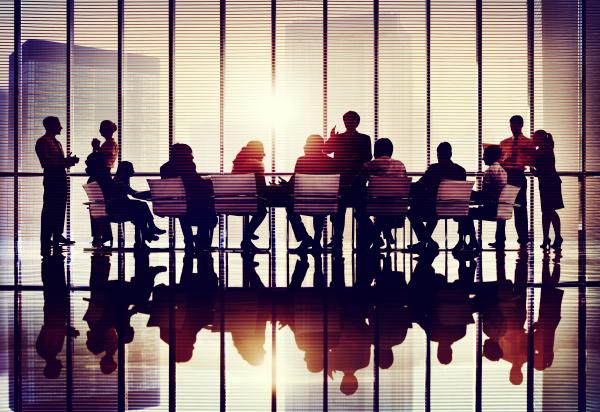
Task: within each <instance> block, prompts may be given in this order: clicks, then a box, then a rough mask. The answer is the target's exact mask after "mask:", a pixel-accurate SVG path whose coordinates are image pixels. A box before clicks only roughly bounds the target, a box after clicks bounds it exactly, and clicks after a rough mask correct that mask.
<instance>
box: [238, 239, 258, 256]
mask: <svg viewBox="0 0 600 412" xmlns="http://www.w3.org/2000/svg"><path fill="white" fill-rule="evenodd" d="M240 247H241V248H242V249H243V250H244V252H248V253H256V252H258V251H259V250H260V249H259V248H257V247H256V245H255V244H254V243H252V241H251V240H242V243H240Z"/></svg>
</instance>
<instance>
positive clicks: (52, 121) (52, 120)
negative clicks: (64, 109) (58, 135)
mask: <svg viewBox="0 0 600 412" xmlns="http://www.w3.org/2000/svg"><path fill="white" fill-rule="evenodd" d="M42 124H43V125H44V129H46V130H50V129H51V128H52V127H53V126H57V125H59V124H60V120H58V117H56V116H48V117H45V118H44V120H42Z"/></svg>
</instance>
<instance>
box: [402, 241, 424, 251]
mask: <svg viewBox="0 0 600 412" xmlns="http://www.w3.org/2000/svg"><path fill="white" fill-rule="evenodd" d="M426 246H427V244H426V243H425V242H417V243H413V244H411V245H408V246H407V247H406V250H408V251H409V252H411V253H421V252H424V251H425V248H426Z"/></svg>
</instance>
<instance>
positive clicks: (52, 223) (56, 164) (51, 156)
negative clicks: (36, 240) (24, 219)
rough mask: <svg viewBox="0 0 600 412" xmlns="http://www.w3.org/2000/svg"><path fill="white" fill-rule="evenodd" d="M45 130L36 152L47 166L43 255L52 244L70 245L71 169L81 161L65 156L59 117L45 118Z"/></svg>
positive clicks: (43, 219) (48, 250)
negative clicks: (65, 231)
mask: <svg viewBox="0 0 600 412" xmlns="http://www.w3.org/2000/svg"><path fill="white" fill-rule="evenodd" d="M43 124H44V128H45V129H46V133H45V134H44V135H43V136H42V137H40V138H39V139H38V140H37V142H36V144H35V152H36V154H37V156H38V159H39V161H40V165H41V166H42V168H43V169H44V205H43V207H42V218H41V233H40V244H41V249H42V254H43V255H45V254H48V253H49V252H50V248H51V245H52V244H53V243H54V245H56V246H58V245H71V244H73V243H75V242H73V241H72V240H70V239H66V238H65V237H64V236H63V229H64V226H65V212H66V208H67V191H68V187H67V173H66V170H65V169H68V168H70V167H72V166H74V165H76V164H77V163H78V162H79V158H78V157H77V156H71V153H68V154H67V156H65V155H64V152H63V148H62V145H61V144H60V142H59V141H58V139H57V138H56V136H57V135H59V134H60V132H61V130H62V126H61V124H60V121H59V120H58V117H54V116H48V117H46V118H44V121H43Z"/></svg>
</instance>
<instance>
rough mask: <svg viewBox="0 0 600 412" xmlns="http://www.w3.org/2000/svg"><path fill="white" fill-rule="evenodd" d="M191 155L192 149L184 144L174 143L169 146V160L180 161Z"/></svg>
mask: <svg viewBox="0 0 600 412" xmlns="http://www.w3.org/2000/svg"><path fill="white" fill-rule="evenodd" d="M191 155H192V148H191V147H190V146H188V145H187V144H185V143H175V144H174V145H173V146H171V159H181V158H184V157H187V156H191Z"/></svg>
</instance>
